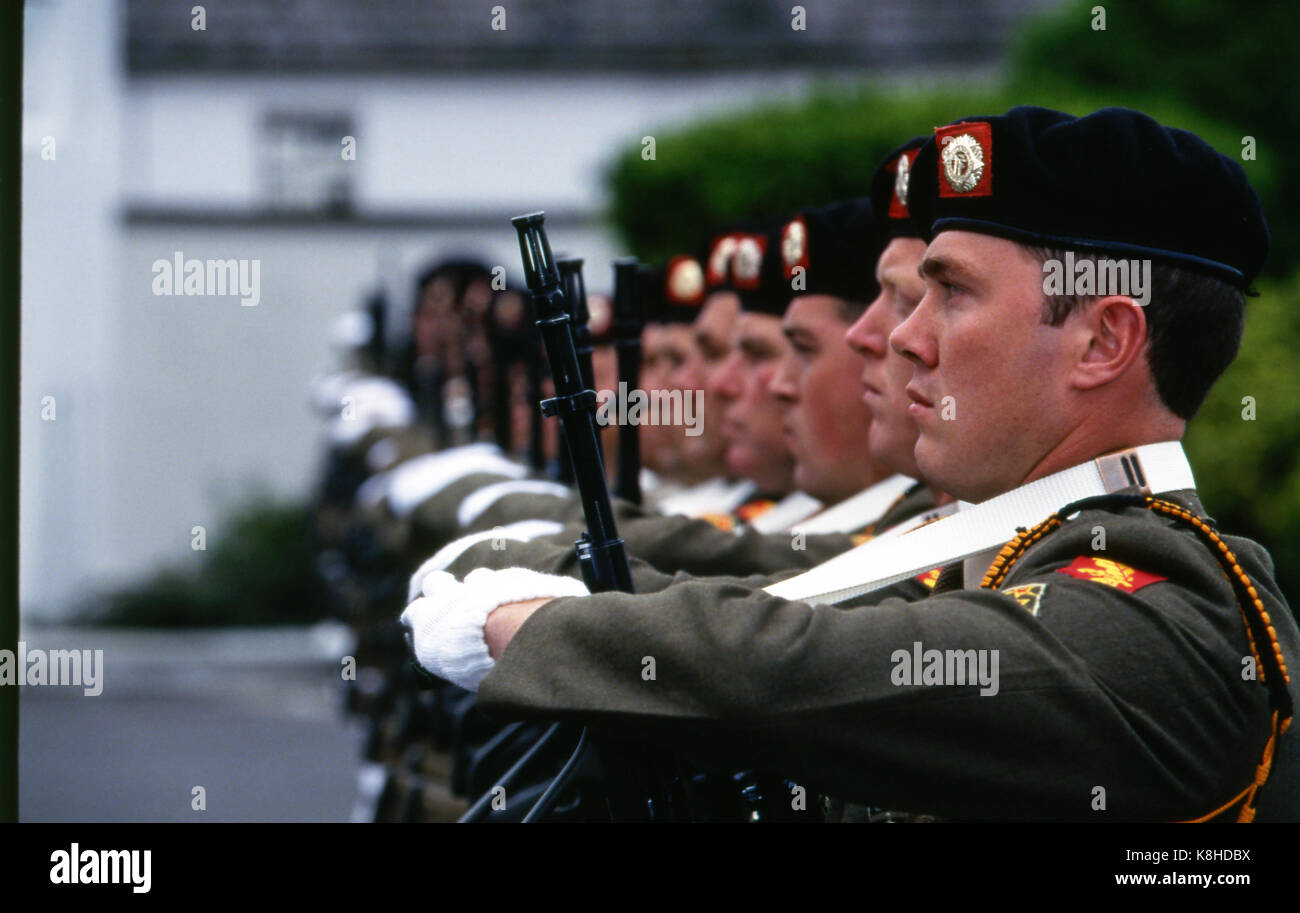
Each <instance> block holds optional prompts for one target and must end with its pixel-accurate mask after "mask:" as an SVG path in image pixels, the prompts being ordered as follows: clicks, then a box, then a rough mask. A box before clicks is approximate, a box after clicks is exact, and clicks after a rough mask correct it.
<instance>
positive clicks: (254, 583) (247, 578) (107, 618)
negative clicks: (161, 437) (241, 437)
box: [90, 499, 327, 627]
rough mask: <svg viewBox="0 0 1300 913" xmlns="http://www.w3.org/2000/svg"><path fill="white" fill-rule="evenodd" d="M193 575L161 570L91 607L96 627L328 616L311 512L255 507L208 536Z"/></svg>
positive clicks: (305, 620) (263, 503)
mask: <svg viewBox="0 0 1300 913" xmlns="http://www.w3.org/2000/svg"><path fill="white" fill-rule="evenodd" d="M197 554H198V555H199V556H201V557H200V559H199V560H201V562H202V564H201V566H200V567H199V568H198V569H197V570H193V571H182V570H179V569H175V568H172V569H168V570H165V571H162V572H161V573H159V574H157V575H156V576H154V577H153V578H152V579H150V580H148V581H146V582H144V583H142V584H140V585H138V586H134V587H130V588H126V589H123V590H120V591H117V592H114V593H110V594H108V595H106V596H104V597H102V598H101V599H99V600H98V601H97V603H96V604H95V605H93V606H92V607H90V614H91V617H92V619H93V620H94V621H95V622H96V623H99V624H105V625H123V626H139V627H201V626H213V625H276V624H310V623H313V622H317V621H321V620H323V619H324V618H325V617H326V615H327V610H326V601H325V594H324V591H323V588H322V585H321V583H320V580H319V577H318V575H317V574H316V570H315V566H314V563H313V555H312V515H311V511H310V510H309V509H308V508H306V507H304V506H301V505H297V504H281V503H275V502H272V501H268V500H263V499H258V500H255V501H249V502H247V503H245V504H243V505H242V506H240V507H238V508H236V509H235V510H233V511H232V512H231V513H230V515H229V516H227V517H226V518H225V520H224V521H223V522H221V523H219V524H217V525H216V526H215V527H214V528H213V534H212V535H209V537H208V549H207V550H206V551H203V552H199V553H197Z"/></svg>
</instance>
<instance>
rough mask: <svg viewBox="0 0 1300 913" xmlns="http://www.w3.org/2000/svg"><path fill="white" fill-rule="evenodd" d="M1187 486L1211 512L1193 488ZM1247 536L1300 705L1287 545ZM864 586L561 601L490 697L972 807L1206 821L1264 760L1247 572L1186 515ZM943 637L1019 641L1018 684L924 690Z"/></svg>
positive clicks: (918, 799)
mask: <svg viewBox="0 0 1300 913" xmlns="http://www.w3.org/2000/svg"><path fill="white" fill-rule="evenodd" d="M1165 497H1166V498H1168V499H1170V500H1176V501H1178V502H1181V503H1182V504H1184V505H1185V506H1186V507H1188V508H1189V509H1190V510H1192V511H1193V512H1194V513H1196V514H1198V515H1199V514H1202V510H1201V508H1200V505H1199V503H1198V502H1197V500H1196V497H1195V494H1194V493H1192V492H1179V493H1175V494H1173V495H1165ZM1097 527H1102V528H1103V529H1104V530H1105V531H1106V536H1105V545H1106V550H1105V551H1104V552H1102V551H1094V549H1093V544H1094V543H1096V542H1097V541H1098V540H1097V536H1096V528H1097ZM1224 541H1225V542H1226V544H1227V545H1228V546H1229V547H1230V548H1231V550H1232V551H1233V552H1234V553H1235V555H1236V557H1237V560H1238V562H1239V566H1240V567H1241V568H1242V569H1243V571H1244V572H1245V573H1246V574H1248V575H1249V578H1250V580H1251V582H1252V584H1253V586H1254V587H1255V588H1256V591H1257V592H1258V594H1259V598H1260V599H1261V600H1262V602H1263V605H1264V607H1265V609H1266V610H1267V612H1268V613H1269V615H1270V619H1271V623H1272V624H1273V626H1274V630H1275V631H1276V635H1277V639H1278V641H1279V642H1280V646H1281V650H1282V651H1283V653H1284V655H1285V659H1286V661H1287V664H1288V666H1289V668H1290V670H1291V676H1292V678H1291V684H1290V692H1291V695H1292V699H1293V700H1295V699H1296V690H1297V686H1296V679H1295V676H1296V675H1297V674H1300V633H1298V632H1297V630H1296V625H1295V620H1294V617H1293V616H1292V614H1291V612H1290V610H1289V608H1288V606H1287V604H1286V602H1285V600H1284V598H1283V597H1282V594H1281V593H1280V592H1279V591H1278V589H1277V586H1276V583H1275V582H1274V579H1273V568H1272V562H1271V559H1270V558H1269V556H1268V554H1267V553H1266V552H1265V551H1264V549H1263V548H1261V547H1260V546H1259V545H1257V544H1255V543H1254V542H1251V541H1249V540H1246V539H1240V538H1236V537H1225V540H1224ZM1099 562H1109V563H1099ZM863 602H870V603H872V604H848V605H841V606H818V607H813V606H810V605H807V604H805V603H801V602H792V601H788V600H784V599H781V598H778V597H775V596H772V595H769V594H767V593H765V592H763V591H762V590H756V589H754V588H753V587H752V586H751V585H749V583H748V582H747V581H741V580H737V579H725V578H724V579H717V580H689V579H682V578H677V579H675V580H673V581H670V582H668V583H667V584H666V585H664V586H662V587H661V588H660V589H658V590H657V591H656V592H647V593H646V594H643V595H635V596H634V595H629V594H623V593H603V594H599V595H595V596H588V597H579V598H572V597H570V598H562V599H555V600H552V601H551V602H549V603H547V604H546V605H545V606H544V607H543V608H542V609H540V610H539V611H537V612H536V613H535V614H534V615H533V616H532V617H531V618H530V619H529V620H528V621H527V622H525V623H524V625H523V626H522V627H521V628H520V630H519V632H518V633H517V635H516V636H515V637H514V639H513V641H512V642H511V643H510V645H509V646H508V647H507V649H506V650H505V652H504V654H503V655H502V656H501V657H500V659H499V660H498V661H497V663H496V665H495V667H494V668H493V669H492V671H491V672H489V674H488V675H487V677H486V678H485V679H484V680H483V682H482V684H481V687H480V690H479V706H480V708H481V709H482V710H483V711H484V712H486V713H490V714H492V715H495V716H497V717H499V718H510V719H519V718H538V719H577V720H582V721H584V722H586V723H587V724H588V725H590V726H592V727H593V729H594V731H595V732H596V734H597V735H598V736H599V734H600V733H601V732H605V731H607V732H609V733H611V734H614V735H617V736H620V737H631V738H639V739H646V740H651V741H653V742H654V743H655V744H658V745H662V746H666V747H670V748H672V749H674V750H676V751H678V752H680V753H682V754H683V755H685V756H686V757H687V759H689V760H691V761H692V762H694V763H695V764H698V765H701V766H703V767H705V768H706V769H719V770H728V769H742V768H760V769H767V770H779V771H781V772H782V773H783V774H785V775H787V776H790V777H792V778H794V779H795V780H796V781H798V782H800V783H802V784H804V785H806V786H808V787H809V788H812V789H815V790H818V791H820V792H823V793H827V794H831V795H835V796H837V797H841V798H843V799H845V800H848V801H851V802H859V803H864V804H870V805H874V806H877V807H886V808H895V809H906V810H908V811H913V812H923V813H931V814H935V815H938V816H940V817H943V818H949V819H962V818H967V819H1011V820H1015V819H1055V820H1084V821H1118V820H1181V819H1190V818H1195V817H1198V816H1201V815H1205V814H1207V813H1208V812H1210V811H1212V810H1214V809H1216V808H1218V807H1219V806H1221V805H1223V804H1224V803H1226V802H1228V801H1229V800H1230V799H1231V798H1233V797H1234V796H1236V795H1238V794H1239V793H1240V792H1241V791H1242V790H1243V788H1245V787H1246V786H1247V784H1249V783H1250V782H1251V781H1252V779H1253V778H1254V777H1255V774H1256V769H1257V764H1258V763H1259V761H1260V759H1261V755H1262V753H1263V750H1264V746H1265V743H1266V741H1267V738H1268V735H1269V731H1270V727H1269V723H1270V705H1269V700H1268V695H1267V692H1266V689H1265V687H1264V685H1263V684H1261V682H1259V681H1257V680H1251V678H1250V677H1249V675H1248V673H1247V670H1248V669H1250V667H1251V666H1252V659H1253V654H1252V645H1251V643H1250V641H1249V640H1248V638H1247V633H1246V628H1245V626H1244V623H1243V614H1242V609H1241V608H1240V607H1239V605H1238V602H1237V599H1236V596H1235V595H1234V591H1233V589H1232V588H1231V586H1230V584H1229V582H1228V577H1227V575H1226V573H1225V571H1224V569H1223V568H1222V567H1221V565H1220V564H1219V562H1218V561H1217V560H1216V559H1215V557H1214V555H1213V554H1212V552H1211V550H1210V547H1209V546H1207V544H1206V542H1205V541H1204V540H1203V539H1202V538H1200V537H1199V536H1198V535H1197V534H1196V533H1194V532H1193V531H1191V530H1190V529H1189V528H1188V527H1187V526H1185V525H1183V524H1181V523H1176V522H1175V521H1173V520H1172V519H1169V518H1167V517H1164V516H1160V515H1158V514H1156V513H1153V512H1152V511H1149V510H1147V509H1145V508H1142V507H1112V508H1107V509H1094V510H1086V511H1083V512H1081V513H1079V514H1078V515H1077V516H1075V517H1073V518H1072V519H1069V520H1067V521H1065V522H1064V524H1063V525H1062V526H1061V528H1060V529H1058V530H1056V531H1055V532H1052V533H1051V534H1049V535H1046V536H1045V537H1043V538H1042V539H1040V540H1038V541H1037V542H1036V543H1035V544H1033V545H1032V546H1030V547H1029V548H1028V550H1027V551H1026V552H1025V553H1024V554H1023V556H1022V557H1020V558H1019V560H1017V561H1016V562H1015V563H1014V564H1013V565H1012V566H1011V569H1010V572H1009V574H1008V575H1007V576H1006V578H1005V580H1004V581H1003V582H1002V583H1001V584H1000V585H999V586H998V587H997V589H989V588H970V589H961V590H956V591H952V592H944V593H934V594H933V595H931V596H929V597H928V598H924V599H905V598H899V597H898V596H896V595H892V591H890V590H886V591H880V592H877V593H873V594H869V595H868V596H867V597H864V598H863ZM1259 648H1260V650H1261V651H1263V650H1267V649H1270V646H1269V645H1268V644H1260V645H1259ZM931 649H936V650H940V651H949V650H953V651H958V650H959V651H967V650H973V651H996V656H997V658H998V665H997V669H998V676H997V688H996V693H995V694H981V687H980V686H979V685H978V684H975V685H971V684H967V685H960V684H947V685H941V684H925V683H914V682H910V683H900V673H901V672H903V671H904V669H905V668H910V667H911V665H912V664H911V662H910V660H906V657H910V656H913V655H914V654H915V651H917V650H931ZM983 655H984V656H985V657H992V656H993V655H994V654H993V653H991V652H988V653H985V654H983ZM647 658H650V659H653V666H654V675H653V678H652V679H650V680H647V678H646V677H645V675H644V670H645V669H646V668H647V666H646V660H647ZM1260 668H1264V667H1263V666H1262V665H1261V666H1260ZM985 690H987V689H985ZM1297 733H1300V727H1292V728H1291V730H1290V731H1289V733H1288V734H1287V735H1285V736H1283V738H1282V739H1281V740H1280V745H1279V748H1278V753H1277V757H1276V759H1275V760H1274V763H1273V769H1272V773H1271V776H1270V778H1269V780H1268V783H1267V784H1266V785H1265V786H1264V788H1263V789H1262V790H1261V791H1260V793H1259V796H1258V800H1257V805H1258V809H1259V817H1258V820H1298V819H1300V764H1298V763H1297V761H1298V759H1297V748H1300V746H1297V744H1296V739H1297Z"/></svg>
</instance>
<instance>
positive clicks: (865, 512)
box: [794, 475, 916, 535]
mask: <svg viewBox="0 0 1300 913" xmlns="http://www.w3.org/2000/svg"><path fill="white" fill-rule="evenodd" d="M915 484H916V480H915V479H909V478H908V477H907V476H903V475H893V476H890V477H889V478H887V479H883V480H881V481H879V482H877V483H876V484H875V485H872V486H870V487H868V488H864V489H863V490H862V491H860V492H858V493H857V494H855V495H853V496H851V497H848V498H845V499H844V500H843V501H841V502H840V503H838V504H836V505H835V506H834V507H828V508H826V510H824V511H822V512H821V513H819V514H817V515H816V516H815V517H812V518H811V519H809V520H807V521H805V522H803V523H800V524H799V525H798V526H796V527H795V528H794V531H795V532H796V533H807V534H811V535H818V534H821V533H855V532H857V531H858V530H860V529H866V528H867V527H868V526H870V525H871V524H872V523H875V522H876V521H877V520H879V519H880V517H881V516H882V515H883V514H884V513H885V511H887V510H889V508H891V507H893V506H894V502H895V501H897V500H898V499H899V498H900V497H902V495H903V492H905V491H907V490H908V489H909V488H911V487H912V486H913V485H915Z"/></svg>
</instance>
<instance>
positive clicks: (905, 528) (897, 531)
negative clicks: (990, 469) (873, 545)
mask: <svg viewBox="0 0 1300 913" xmlns="http://www.w3.org/2000/svg"><path fill="white" fill-rule="evenodd" d="M961 505H962V502H961V501H949V502H948V503H947V504H940V505H939V506H938V507H931V508H930V509H929V510H927V511H924V512H923V513H919V514H917V515H916V516H915V517H909V518H907V519H906V520H904V521H903V522H902V523H898V524H896V525H894V526H891V527H889V529H887V530H885V531H884V532H882V533H880V534H879V535H877V536H875V538H877V539H891V538H893V537H894V536H901V535H903V533H910V532H911V531H912V530H914V529H917V528H918V527H921V526H925V525H926V524H927V523H933V522H934V521H936V520H941V519H943V518H944V517H946V516H948V515H949V514H955V513H956V512H957V511H958V510H960V509H961ZM967 506H968V507H969V506H970V505H969V504H968V505H967Z"/></svg>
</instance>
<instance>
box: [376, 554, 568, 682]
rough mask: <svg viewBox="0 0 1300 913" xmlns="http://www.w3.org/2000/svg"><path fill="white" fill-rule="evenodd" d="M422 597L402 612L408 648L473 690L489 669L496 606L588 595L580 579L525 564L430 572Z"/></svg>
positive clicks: (426, 663)
mask: <svg viewBox="0 0 1300 913" xmlns="http://www.w3.org/2000/svg"><path fill="white" fill-rule="evenodd" d="M420 588H421V591H422V592H423V593H424V595H423V596H422V597H420V598H419V599H416V600H415V601H414V602H412V603H411V604H410V605H409V606H407V607H406V611H404V612H403V613H402V624H404V625H406V626H407V627H408V628H410V629H411V647H412V650H413V651H414V653H415V658H416V660H417V661H418V662H419V664H420V665H421V666H423V667H424V668H425V669H426V670H428V671H429V672H431V673H432V674H434V675H437V676H439V677H441V678H445V679H446V680H447V681H449V682H451V683H452V684H455V685H459V686H460V687H462V688H465V689H466V690H468V691H477V690H478V685H479V682H481V681H482V680H483V676H485V675H487V674H488V672H490V671H491V670H492V666H493V665H494V663H493V661H492V657H491V656H490V655H489V654H488V647H487V641H485V640H484V639H483V627H484V625H486V624H487V617H488V615H490V614H492V611H493V610H494V609H496V608H497V607H498V606H503V605H508V604H510V603H512V602H527V601H529V600H531V599H555V598H558V597H560V596H586V595H588V590H587V588H586V586H584V585H583V583H582V581H580V580H577V579H575V578H573V577H557V576H555V575H552V574H543V573H541V572H539V571H532V570H529V569H528V568H523V567H511V568H506V569H504V570H500V571H493V570H489V569H488V568H479V569H478V570H476V571H473V572H471V573H470V574H469V575H468V576H467V577H466V578H465V582H464V583H460V582H458V581H457V580H456V578H455V577H453V576H452V575H451V574H448V573H447V572H446V571H432V572H431V573H429V574H427V575H425V577H424V579H423V581H422V583H421V587H420Z"/></svg>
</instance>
